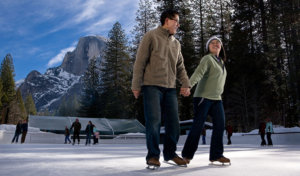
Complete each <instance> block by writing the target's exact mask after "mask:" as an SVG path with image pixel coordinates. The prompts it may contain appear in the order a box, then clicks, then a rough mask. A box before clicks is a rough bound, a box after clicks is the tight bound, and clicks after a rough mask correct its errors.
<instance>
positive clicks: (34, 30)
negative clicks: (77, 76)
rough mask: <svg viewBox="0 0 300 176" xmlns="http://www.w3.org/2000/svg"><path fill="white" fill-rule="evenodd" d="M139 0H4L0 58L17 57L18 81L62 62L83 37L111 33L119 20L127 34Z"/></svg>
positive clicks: (0, 12)
mask: <svg viewBox="0 0 300 176" xmlns="http://www.w3.org/2000/svg"><path fill="white" fill-rule="evenodd" d="M138 3H139V0H1V1H0V26H1V27H0V59H1V62H2V60H3V58H4V57H5V56H6V54H8V53H10V54H11V55H12V57H13V62H14V67H15V81H18V80H20V79H23V78H25V77H26V76H27V74H28V73H29V72H30V71H32V70H37V71H39V72H41V73H44V72H45V71H46V69H47V68H50V67H55V66H58V65H60V64H61V62H62V60H63V57H64V55H65V53H66V52H67V51H72V50H73V49H75V47H76V45H77V42H78V40H79V38H80V37H83V36H88V35H100V36H104V37H107V33H108V31H109V30H110V29H111V28H112V26H113V24H114V23H115V22H117V21H119V22H120V23H121V25H122V28H123V29H124V30H125V32H126V34H127V37H129V35H130V32H131V30H132V28H133V26H134V25H135V14H136V10H137V9H138Z"/></svg>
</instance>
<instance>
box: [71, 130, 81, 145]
mask: <svg viewBox="0 0 300 176" xmlns="http://www.w3.org/2000/svg"><path fill="white" fill-rule="evenodd" d="M75 139H77V140H78V144H79V142H80V138H79V131H74V133H73V144H75Z"/></svg>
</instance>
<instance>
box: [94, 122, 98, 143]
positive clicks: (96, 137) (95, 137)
mask: <svg viewBox="0 0 300 176" xmlns="http://www.w3.org/2000/svg"><path fill="white" fill-rule="evenodd" d="M93 136H94V143H93V144H94V145H95V144H98V143H99V132H98V130H97V128H96V126H95V125H94V126H93Z"/></svg>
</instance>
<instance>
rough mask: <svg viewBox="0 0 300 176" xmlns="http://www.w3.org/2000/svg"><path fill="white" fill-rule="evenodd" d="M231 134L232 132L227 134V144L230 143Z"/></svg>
mask: <svg viewBox="0 0 300 176" xmlns="http://www.w3.org/2000/svg"><path fill="white" fill-rule="evenodd" d="M231 136H232V134H227V139H228V142H227V145H230V144H231Z"/></svg>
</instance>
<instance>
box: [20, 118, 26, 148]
mask: <svg viewBox="0 0 300 176" xmlns="http://www.w3.org/2000/svg"><path fill="white" fill-rule="evenodd" d="M21 129H22V138H21V144H23V143H24V142H25V138H26V135H27V131H28V123H27V120H24V121H23V124H22V125H21Z"/></svg>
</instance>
